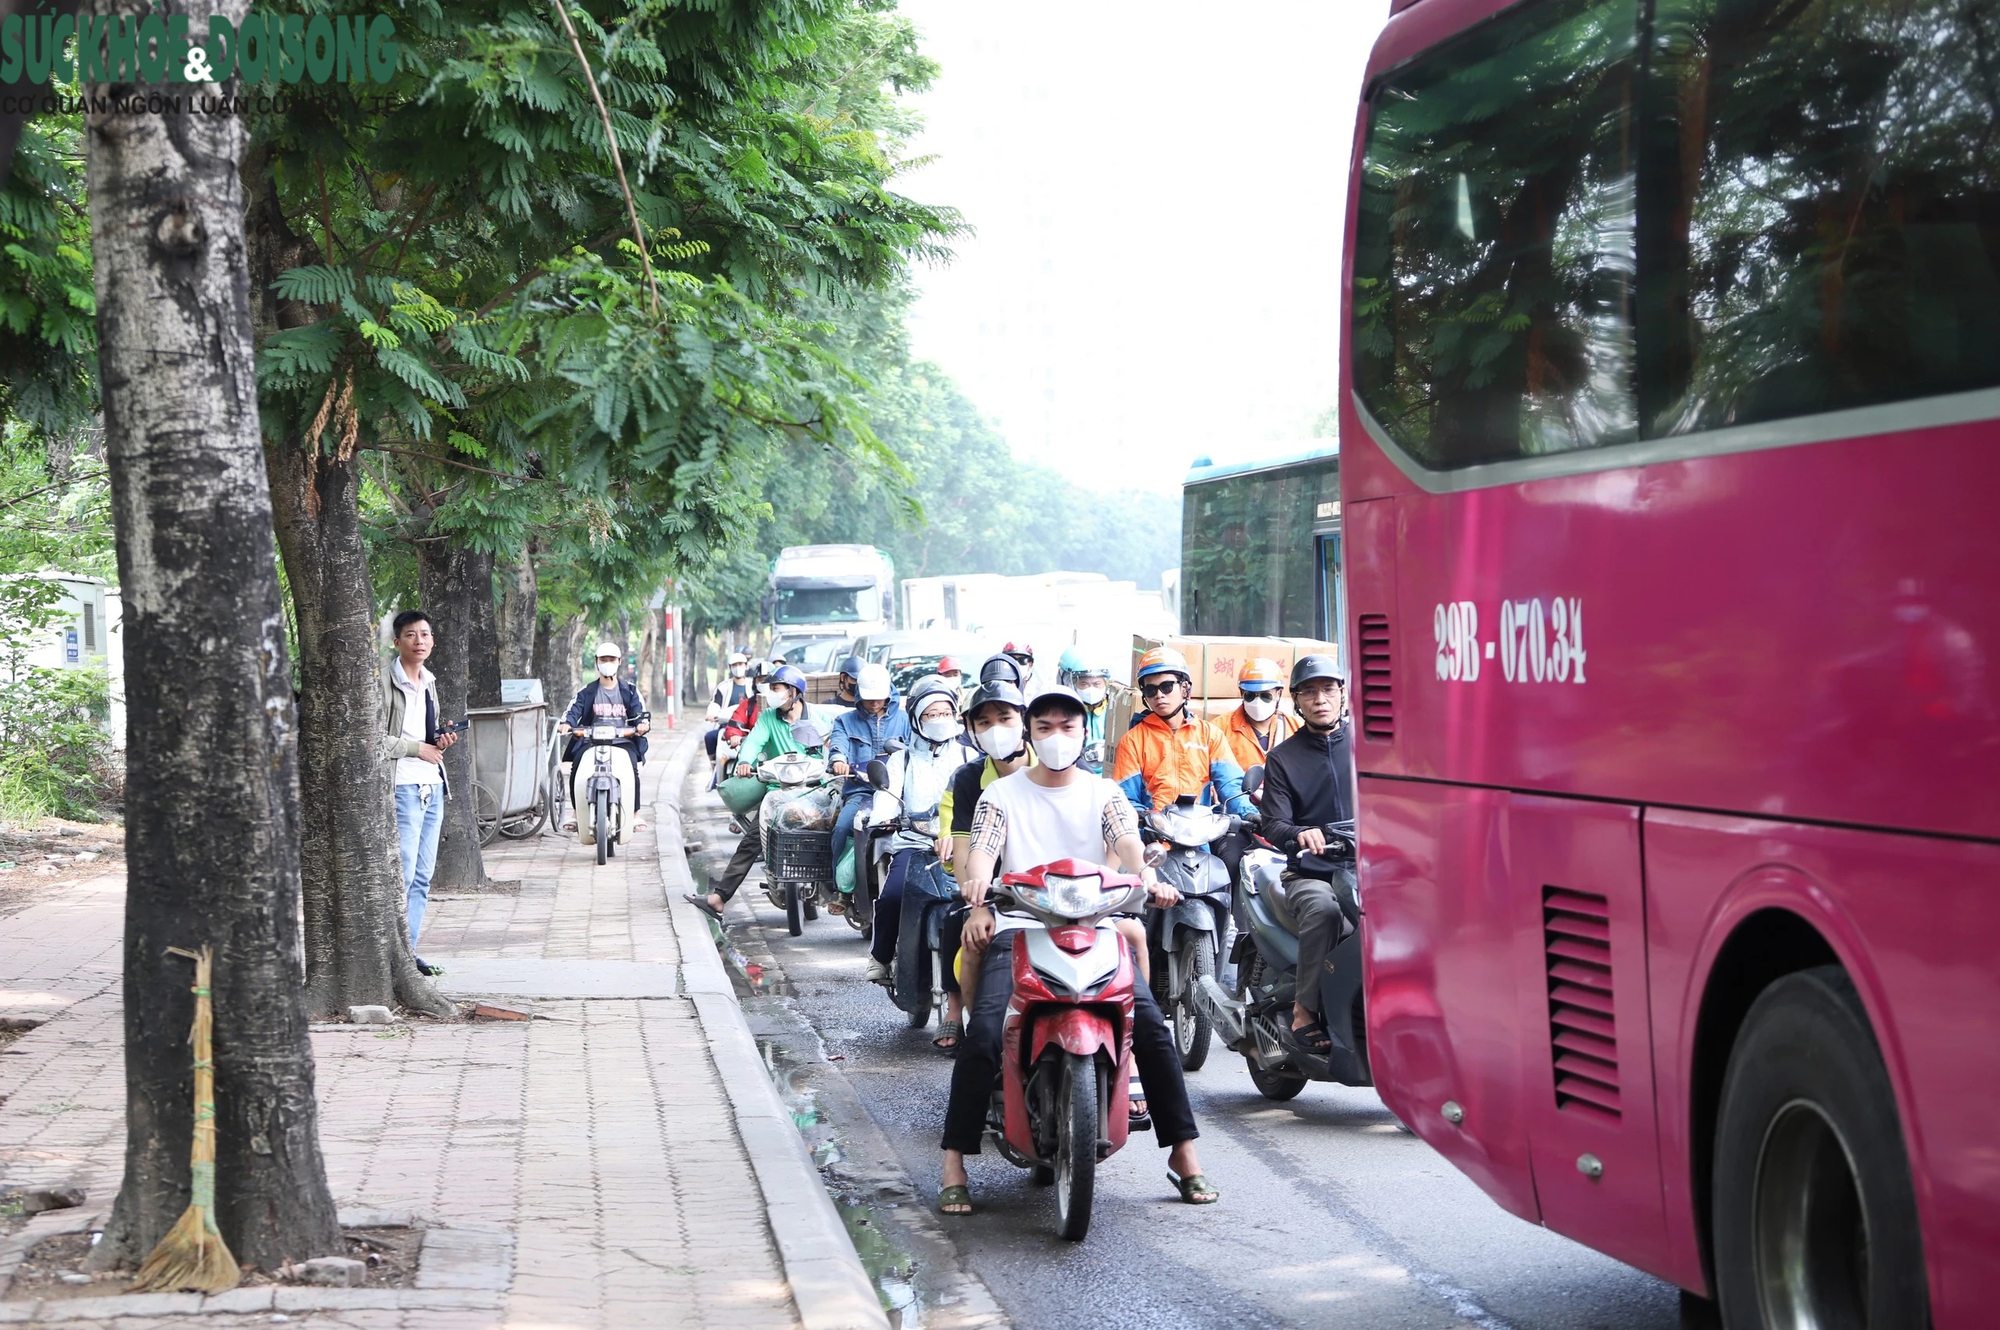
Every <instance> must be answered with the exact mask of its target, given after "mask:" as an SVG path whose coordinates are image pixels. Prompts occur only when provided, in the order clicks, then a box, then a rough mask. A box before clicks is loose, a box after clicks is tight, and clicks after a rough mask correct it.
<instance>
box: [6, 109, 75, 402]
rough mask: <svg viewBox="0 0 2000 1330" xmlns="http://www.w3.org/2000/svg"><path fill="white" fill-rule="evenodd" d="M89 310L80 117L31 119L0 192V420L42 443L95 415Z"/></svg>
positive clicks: (23, 131)
mask: <svg viewBox="0 0 2000 1330" xmlns="http://www.w3.org/2000/svg"><path fill="white" fill-rule="evenodd" d="M96 310H97V299H96V296H95V294H94V291H93V288H92V285H91V271H90V216H89V210H88V207H87V205H86V204H85V202H84V181H83V135H82V119H81V117H80V116H78V115H55V116H40V117H37V118H36V119H33V120H30V121H28V122H27V124H26V125H25V126H24V127H23V128H22V131H21V141H20V144H19V146H18V147H17V148H16V150H15V153H14V164H13V169H12V172H11V173H10V174H9V176H8V179H7V187H6V188H5V189H4V190H0V421H4V420H5V419H6V418H8V417H13V418H14V419H15V420H17V421H18V422H20V423H21V424H23V425H25V426H26V427H27V428H28V429H29V430H30V431H31V432H32V433H33V434H35V435H37V436H39V437H49V436H55V435H62V434H65V433H68V432H70V431H73V430H75V429H76V428H78V427H79V426H80V425H82V424H83V423H84V422H86V421H87V420H88V419H89V417H90V416H91V414H92V413H93V412H95V411H96V409H97V382H96V371H97V329H96V326H95V323H94V322H93V320H94V317H95V314H96Z"/></svg>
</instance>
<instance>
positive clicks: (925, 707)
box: [868, 665, 971, 984]
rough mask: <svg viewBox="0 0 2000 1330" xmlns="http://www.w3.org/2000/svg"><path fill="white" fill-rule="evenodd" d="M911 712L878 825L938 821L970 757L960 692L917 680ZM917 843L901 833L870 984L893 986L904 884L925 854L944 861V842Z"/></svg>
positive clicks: (880, 909) (878, 921)
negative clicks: (960, 717) (906, 739)
mask: <svg viewBox="0 0 2000 1330" xmlns="http://www.w3.org/2000/svg"><path fill="white" fill-rule="evenodd" d="M874 668H876V669H880V668H881V666H879V665H878V666H875V667H874ZM906 710H907V711H908V714H909V729H908V730H907V731H906V733H908V734H909V735H910V738H909V742H908V746H907V747H905V748H903V749H902V750H901V751H899V752H894V753H890V754H888V756H887V757H886V758H885V759H884V765H885V766H887V767H888V769H889V789H888V791H877V793H876V799H875V808H874V818H875V819H876V820H877V822H878V823H880V822H886V821H887V820H888V819H890V818H892V817H895V816H897V815H899V814H900V815H902V816H904V817H907V818H910V819H912V820H928V819H933V818H937V817H938V816H939V815H940V811H941V810H940V805H941V804H942V803H943V801H944V795H945V792H946V790H948V789H949V788H950V786H951V780H952V777H953V776H954V775H955V774H957V772H958V770H959V768H960V767H962V766H964V765H966V763H967V760H968V758H969V757H970V756H971V750H970V749H969V748H968V747H967V746H966V744H965V740H964V733H965V731H964V729H963V728H962V727H961V726H960V725H959V721H958V690H957V689H955V688H953V687H952V686H951V685H950V684H948V683H946V682H945V681H944V680H943V679H941V678H939V677H938V676H937V675H935V674H932V675H928V676H926V677H925V678H922V679H920V680H918V681H917V685H916V687H914V688H912V689H911V690H910V700H909V703H908V706H907V708H906ZM891 792H893V794H892V793H891ZM917 839H922V838H921V837H920V836H918V835H917V834H916V833H913V832H900V833H898V840H897V843H898V844H899V845H902V848H899V849H898V850H897V851H896V857H895V858H894V859H893V860H891V861H890V864H889V873H888V877H887V878H886V880H885V881H884V882H883V885H882V897H881V899H880V900H878V901H876V902H875V933H874V937H873V939H872V940H871V945H870V947H869V960H868V981H869V982H870V983H874V984H887V983H893V982H894V977H893V975H892V973H891V970H890V966H891V965H892V964H893V963H894V962H895V959H896V939H897V937H898V936H899V934H900V933H901V929H902V917H903V882H904V880H905V878H907V877H908V875H909V873H910V871H911V868H912V866H913V865H914V864H915V863H916V861H917V860H918V859H919V858H920V857H921V856H922V855H923V854H924V853H925V851H926V850H928V851H929V852H930V853H932V854H936V855H937V857H938V858H940V859H942V858H943V857H944V855H943V854H941V853H939V852H938V844H939V842H940V841H941V840H942V839H943V838H942V837H939V838H935V839H933V840H932V841H931V842H930V843H929V844H927V845H925V846H924V847H922V848H918V847H917V846H916V845H914V844H906V843H905V842H909V841H914V840H917Z"/></svg>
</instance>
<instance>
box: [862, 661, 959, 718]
mask: <svg viewBox="0 0 2000 1330" xmlns="http://www.w3.org/2000/svg"><path fill="white" fill-rule="evenodd" d="M878 668H879V667H878ZM940 697H942V698H944V699H946V700H947V701H949V702H950V703H951V709H952V710H953V711H954V712H956V711H957V710H958V689H957V688H956V687H955V686H954V685H953V684H952V682H951V680H949V679H941V678H939V677H938V676H937V675H935V674H926V675H925V676H924V677H923V678H921V679H919V680H917V682H916V683H915V684H914V685H913V686H912V687H911V688H910V697H909V700H908V702H907V703H906V704H905V710H907V711H908V712H909V713H910V724H911V725H912V726H914V725H915V724H916V723H917V717H919V716H921V715H923V714H924V708H925V707H926V706H928V705H930V704H931V703H932V702H935V701H937V700H938V699H939V698H940Z"/></svg>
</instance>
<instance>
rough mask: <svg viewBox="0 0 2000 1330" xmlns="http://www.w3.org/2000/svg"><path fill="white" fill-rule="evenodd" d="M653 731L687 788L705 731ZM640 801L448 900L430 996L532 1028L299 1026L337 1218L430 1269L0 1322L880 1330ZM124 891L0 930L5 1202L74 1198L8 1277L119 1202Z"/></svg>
mask: <svg viewBox="0 0 2000 1330" xmlns="http://www.w3.org/2000/svg"><path fill="white" fill-rule="evenodd" d="M662 737H663V739H665V742H663V743H661V744H659V745H657V746H656V748H655V750H654V760H653V761H652V762H650V763H649V764H648V766H649V767H650V768H651V769H652V780H651V781H649V784H654V783H657V784H659V786H660V788H663V789H666V790H669V791H674V790H677V789H678V788H679V776H680V774H681V773H683V772H684V771H685V769H686V765H685V764H686V762H687V760H688V759H689V757H690V756H691V745H694V744H695V743H696V741H695V739H694V738H693V736H692V735H690V734H687V733H682V734H675V735H670V736H662ZM648 814H649V821H651V822H653V823H654V825H655V827H657V828H658V831H657V834H656V831H655V830H653V829H649V830H647V831H645V832H643V833H640V834H639V835H638V836H636V837H635V838H634V843H633V844H632V845H631V847H630V851H629V853H627V854H623V855H620V856H619V857H618V858H616V859H614V860H613V861H612V862H611V863H609V864H606V865H605V866H604V867H602V868H599V867H598V866H597V865H596V863H595V855H594V852H593V851H591V850H587V849H585V848H584V847H583V846H581V845H578V844H576V843H575V842H574V840H573V839H571V838H560V837H556V836H553V835H545V836H541V837H537V838H535V839H532V840H529V841H526V842H510V841H505V840H502V841H497V842H495V843H494V844H493V845H492V846H490V847H489V848H488V852H487V871H488V873H489V875H490V876H491V877H493V878H494V879H496V881H497V882H498V883H500V884H501V888H500V889H499V890H496V891H491V892H482V893H478V894H476V895H438V896H433V897H432V900H431V910H430V915H429V917H428V918H427V919H426V921H425V929H424V936H423V940H422V947H421V950H422V952H423V954H424V956H425V957H426V958H427V959H429V960H432V961H434V962H436V963H438V964H441V965H443V966H444V967H445V970H446V976H445V978H444V979H443V980H442V981H441V987H443V988H444V990H445V991H446V992H448V993H450V994H451V995H453V996H456V997H496V998H499V999H500V1000H502V1001H504V1002H505V1003H507V1004H508V1005H512V1006H516V1007H521V1008H532V1010H533V1012H534V1014H535V1016H536V1017H537V1019H536V1020H534V1021H532V1022H526V1023H521V1022H494V1023H473V1024H462V1023H453V1024H434V1023H428V1022H417V1023H415V1024H413V1025H411V1026H399V1027H396V1028H395V1029H394V1030H383V1029H382V1028H381V1027H368V1026H358V1027H332V1028H320V1029H316V1032H315V1033H314V1034H313V1036H312V1037H313V1046H314V1053H315V1055H316V1058H317V1061H318V1087H319V1097H320V1114H321V1116H320V1123H321V1142H322V1145H323V1147H324V1150H325V1154H326V1160H327V1171H328V1181H329V1183H330V1184H331V1186H332V1189H333V1194H334V1199H335V1202H336V1204H337V1205H338V1206H339V1207H340V1209H341V1210H342V1212H343V1217H344V1219H345V1220H346V1221H348V1222H354V1221H356V1220H360V1219H363V1218H365V1217H366V1216H364V1215H363V1213H362V1212H374V1215H375V1217H376V1219H377V1220H378V1221H379V1220H380V1219H381V1218H383V1217H385V1216H386V1217H389V1218H392V1219H394V1218H401V1217H404V1216H407V1217H408V1218H409V1220H410V1221H412V1222H414V1223H415V1224H417V1225H418V1226H421V1227H424V1228H425V1229H426V1233H425V1239H424V1247H423V1250H422V1253H421V1256H420V1259H419V1264H418V1269H417V1275H416V1279H415V1287H412V1288H404V1289H340V1290H334V1289H310V1288H292V1287H284V1288H280V1289H277V1290H272V1289H269V1288H263V1289H240V1290H238V1291H237V1292H236V1293H233V1294H227V1295H223V1296H222V1297H221V1298H219V1299H209V1300H208V1301H209V1303H210V1304H213V1305H212V1306H210V1307H209V1308H207V1309H206V1310H203V1308H202V1300H201V1299H199V1298H197V1297H195V1296H194V1295H171V1296H170V1297H167V1298H164V1299H163V1298H162V1297H161V1296H160V1295H148V1296H129V1295H128V1296H125V1297H122V1298H116V1299H110V1298H107V1296H106V1294H107V1293H108V1291H109V1290H111V1289H113V1288H115V1287H116V1285H99V1286H97V1288H96V1289H94V1290H92V1291H91V1292H92V1296H90V1297H89V1298H87V1299H77V1300H69V1301H64V1300H61V1299H56V1298H50V1299H48V1300H47V1301H46V1302H44V1303H43V1304H41V1305H40V1307H39V1309H34V1307H35V1305H34V1304H30V1303H24V1302H21V1301H11V1302H9V1301H0V1322H8V1321H20V1320H24V1319H30V1320H33V1321H34V1322H35V1323H42V1322H54V1321H61V1322H62V1323H65V1324H71V1325H80V1326H81V1325H116V1326H119V1327H137V1326H142V1325H144V1326H150V1325H167V1324H172V1325H180V1326H186V1325H190V1324H201V1325H217V1326H219V1325H233V1324H238V1323H244V1324H247V1323H249V1322H250V1320H252V1319H254V1320H255V1321H256V1322H258V1323H268V1322H270V1321H271V1320H272V1319H274V1318H275V1317H279V1316H282V1317H284V1318H285V1319H288V1320H289V1321H291V1323H293V1324H302V1325H312V1326H336V1325H338V1326H345V1327H371V1328H372V1327H405V1326H407V1327H411V1330H416V1328H417V1327H422V1328H423V1330H457V1327H475V1326H476V1327H488V1326H507V1327H530V1326H532V1327H572V1326H574V1327H623V1326H658V1325H667V1326H689V1327H698V1326H702V1327H705V1326H728V1327H799V1328H800V1330H821V1328H822V1327H824V1328H825V1330H838V1328H844V1327H850V1326H852V1327H866V1326H882V1325H884V1324H885V1322H884V1321H883V1319H882V1317H881V1313H880V1311H879V1309H878V1307H877V1306H876V1304H875V1301H874V1297H873V1292H872V1290H871V1289H870V1288H869V1286H868V1284H867V1281H866V1277H865V1275H864V1274H863V1273H862V1271H861V1267H860V1265H859V1262H858V1261H857V1260H856V1258H855V1256H854V1253H853V1248H852V1246H851V1244H849V1243H848V1241H847V1239H846V1236H845V1234H844V1232H843V1231H842V1230H841V1229H840V1226H839V1221H838V1218H837V1217H836V1216H835V1214H834V1211H833V1208H832V1206H831V1204H830V1203H829V1202H828V1201H827V1198H826V1195H825V1192H824V1190H823V1188H822V1187H821V1185H820V1179H819V1176H818V1174H817V1173H816V1172H815V1171H814V1170H813V1169H812V1166H811V1163H810V1160H809V1159H808V1157H807V1155H806V1152H805V1149H804V1147H803V1145H802V1144H801V1143H800V1141H799V1139H798V1136H797V1133H796V1131H795V1130H793V1128H792V1125H791V1122H790V1119H789V1117H788V1116H785V1114H784V1111H783V1109H782V1106H781V1105H780V1104H779V1103H778V1100H777V1097H776V1095H775V1094H774V1093H773V1091H772V1089H771V1085H770V1081H769V1079H768V1076H767V1075H766V1073H765V1068H764V1065H763V1063H762V1061H761V1059H760V1058H759V1056H758V1054H757V1052H756V1048H755V1045H754V1043H753V1042H752V1041H751V1038H750V1035H749V1032H748V1029H747V1027H746V1026H745V1025H744V1023H743V1018H742V1013H741V1011H740V1009H739V1008H738V1007H737V1006H736V1003H735V1000H734V998H733V997H731V996H730V994H729V989H728V982H727V977H726V975H725V974H724V973H723V971H722V968H721V965H720V962H719V961H718V959H717V957H716V953H715V948H714V945H713V941H712V937H711V935H710V933H709V932H708V928H707V924H706V921H705V920H704V919H703V917H702V916H701V915H700V914H699V913H698V912H696V911H694V910H693V909H692V908H690V907H686V906H685V905H684V904H682V905H680V906H679V908H675V907H674V906H673V905H672V904H670V901H671V900H672V895H670V892H669V883H670V882H671V883H674V884H676V885H675V888H674V894H677V891H678V889H679V884H681V880H682V879H684V878H685V868H684V866H683V863H682V860H681V853H682V852H681V849H680V841H679V830H678V820H677V818H676V817H675V815H674V810H673V809H672V808H671V806H663V807H660V808H657V809H653V808H649V810H648ZM663 842H664V846H665V851H664V852H665V853H666V854H668V855H669V856H670V857H669V859H668V860H667V861H666V862H665V863H664V864H663V863H662V862H661V859H660V854H661V852H662V843H663ZM511 879H518V880H519V885H518V888H513V887H509V886H506V885H505V884H506V883H508V882H509V880H511ZM123 889H124V882H123V878H122V876H120V875H106V876H102V877H99V878H95V879H92V880H91V881H89V882H87V883H83V884H79V885H78V886H76V887H74V888H72V889H70V890H68V891H66V892H65V893H64V894H63V895H62V896H61V897H60V898H59V899H54V900H49V901H44V902H41V903H38V904H36V905H34V906H31V907H29V908H27V909H25V910H22V911H20V912H18V913H16V914H13V915H10V916H8V917H7V918H5V919H4V920H0V1017H31V1018H34V1019H40V1020H43V1021H46V1022H47V1023H46V1024H44V1025H42V1026H40V1027H38V1028H36V1029H34V1030H32V1031H31V1032H29V1033H28V1034H26V1035H24V1036H22V1037H21V1038H20V1039H19V1040H18V1041H17V1042H15V1043H14V1044H13V1046H12V1047H11V1048H8V1049H7V1050H6V1051H5V1053H4V1055H0V1190H4V1189H7V1188H12V1187H25V1186H47V1185H57V1184H68V1185H75V1186H80V1187H83V1188H84V1189H85V1191H86V1192H87V1198H86V1201H85V1204H84V1206H83V1207H82V1208H81V1209H80V1210H72V1211H56V1212H51V1213H49V1214H45V1215H42V1216H40V1217H38V1218H37V1219H36V1220H35V1221H34V1223H33V1224H32V1225H31V1226H30V1228H29V1229H28V1230H27V1231H26V1233H24V1234H23V1235H20V1236H17V1237H16V1238H14V1239H12V1240H10V1241H7V1242H0V1280H4V1278H5V1277H6V1275H7V1274H8V1273H9V1272H10V1271H11V1269H12V1265H13V1263H14V1262H13V1260H12V1259H10V1253H12V1252H14V1251H17V1250H19V1249H21V1248H24V1247H25V1245H26V1240H27V1239H28V1238H29V1237H30V1236H31V1235H32V1237H33V1239H34V1240H39V1238H40V1236H42V1235H43V1234H44V1233H48V1232H56V1231H61V1230H62V1229H64V1228H68V1229H70V1230H72V1231H74V1230H75V1229H77V1228H78V1227H80V1226H83V1225H85V1224H88V1226H91V1227H95V1226H97V1224H101V1222H102V1221H101V1216H102V1215H103V1214H104V1213H105V1212H106V1211H108V1208H109V1206H110V1203H111V1200H112V1197H113V1196H114V1195H115V1193H116V1189H117V1182H118V1178H119V1174H120V1169H121V1164H122V1152H123V1148H124V1113H123V1093H124V1090H123V1075H122V1049H121V1046H120V1039H121V1033H122V1032H121V1021H120V1008H119V999H118V987H117V985H118V965H119V955H120V947H121V943H120V927H121V913H122V905H123ZM542 1017H547V1018H549V1019H546V1020H545V1019H540V1018H542ZM93 1221H94V1222H93ZM225 1309H226V1310H225ZM193 1311H199V1312H200V1315H199V1316H198V1317H193V1318H190V1317H187V1316H185V1315H182V1314H181V1313H184V1312H193ZM162 1313H172V1315H168V1316H163V1315H162ZM239 1313H241V1314H239Z"/></svg>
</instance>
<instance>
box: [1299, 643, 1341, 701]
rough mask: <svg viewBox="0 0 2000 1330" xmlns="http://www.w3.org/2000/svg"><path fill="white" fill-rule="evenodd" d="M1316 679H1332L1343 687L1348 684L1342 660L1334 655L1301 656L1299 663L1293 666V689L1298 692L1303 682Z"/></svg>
mask: <svg viewBox="0 0 2000 1330" xmlns="http://www.w3.org/2000/svg"><path fill="white" fill-rule="evenodd" d="M1314 679H1331V680H1333V681H1334V682H1335V683H1337V684H1339V685H1341V686H1342V687H1343V688H1344V687H1346V686H1347V672H1346V671H1345V670H1343V669H1341V668H1340V662H1339V661H1337V660H1335V659H1334V658H1333V657H1332V656H1323V655H1319V654H1317V653H1315V654H1313V655H1310V656H1300V657H1299V663H1298V664H1296V665H1294V666H1292V691H1293V692H1294V693H1297V692H1298V691H1299V687H1300V685H1302V684H1307V683H1310V682H1312V681H1313V680H1314Z"/></svg>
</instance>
